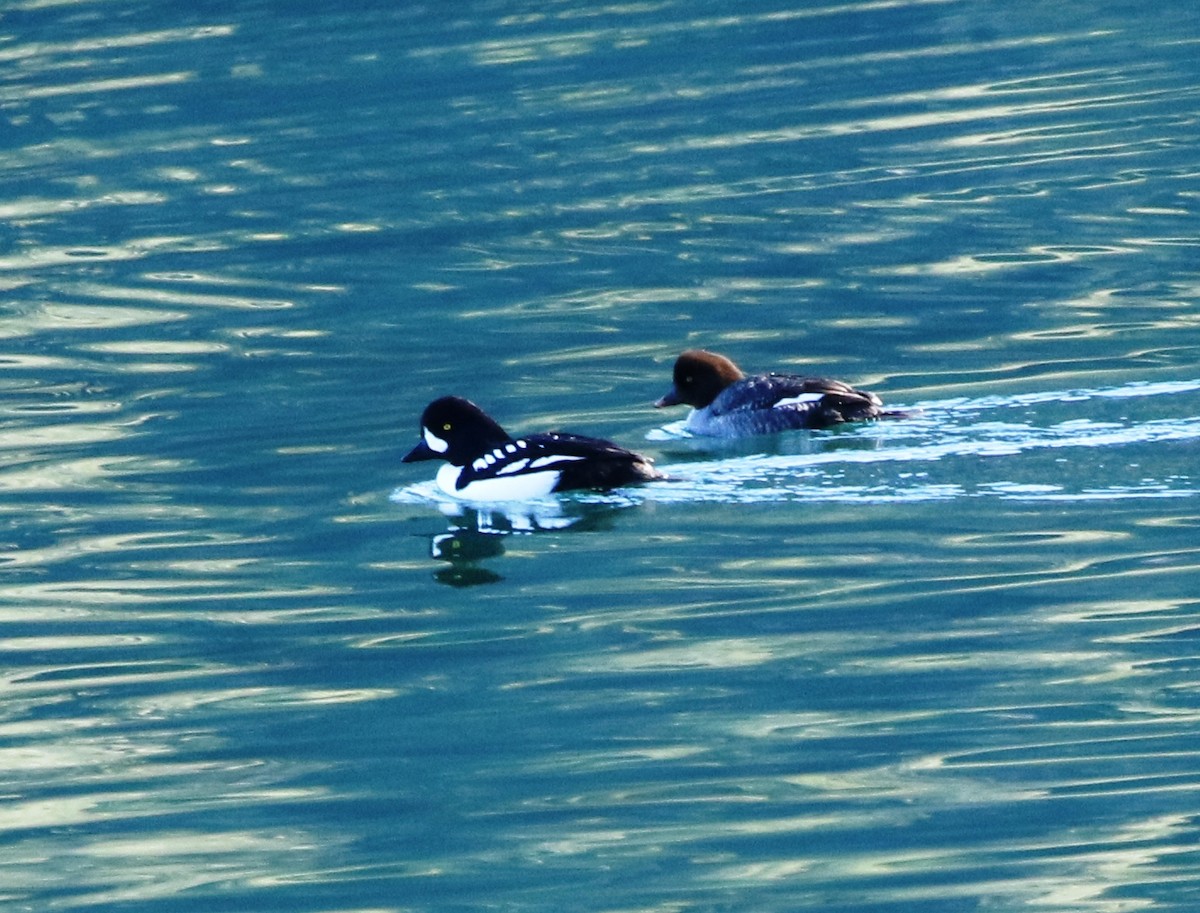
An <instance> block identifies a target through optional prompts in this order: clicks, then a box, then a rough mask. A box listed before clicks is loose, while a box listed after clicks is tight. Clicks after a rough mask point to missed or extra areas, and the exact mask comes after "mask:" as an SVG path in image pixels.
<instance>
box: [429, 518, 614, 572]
mask: <svg viewBox="0 0 1200 913" xmlns="http://www.w3.org/2000/svg"><path fill="white" fill-rule="evenodd" d="M623 506H627V505H620V506H618V505H613V504H589V503H581V502H575V501H569V502H564V501H558V500H546V501H539V502H536V503H521V504H505V505H502V506H488V507H483V506H468V505H466V504H451V503H441V504H439V505H438V508H439V510H441V512H442V514H443V515H444V516H446V517H447V518H449V519H450V520H451V523H450V525H449V527H448V528H447V529H446V531H445V532H441V533H436V534H434V535H432V536H430V539H429V555H430V557H431V558H433V559H434V560H435V561H444V562H446V564H447V565H448V567H444V568H441V569H439V570H438V571H437V572H435V573H434V575H433V576H434V579H435V580H437V581H438V582H439V583H443V584H445V585H447V586H453V587H470V586H479V585H481V584H486V583H498V582H499V581H501V580H503V579H504V577H503V576H502V575H501V574H498V573H496V572H495V571H493V570H491V569H489V568H487V567H483V566H481V565H480V562H482V561H486V560H488V559H491V558H499V557H501V556H503V555H504V553H505V548H504V543H505V540H506V539H507V538H508V537H509V536H514V535H534V534H539V533H547V532H562V531H565V530H571V531H572V532H583V531H589V532H591V531H596V530H603V529H611V528H612V526H613V522H612V520H613V517H614V515H615V514H616V513H617V511H618V510H620V509H621V508H622V507H623Z"/></svg>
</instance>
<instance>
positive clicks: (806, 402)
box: [654, 349, 905, 438]
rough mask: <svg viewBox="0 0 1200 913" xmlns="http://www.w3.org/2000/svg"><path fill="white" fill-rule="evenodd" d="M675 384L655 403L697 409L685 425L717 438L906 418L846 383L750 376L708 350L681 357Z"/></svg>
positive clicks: (788, 375)
mask: <svg viewBox="0 0 1200 913" xmlns="http://www.w3.org/2000/svg"><path fill="white" fill-rule="evenodd" d="M673 380H674V383H672V385H671V389H670V390H668V391H667V392H666V394H665V395H664V396H663V397H662V398H661V399H659V400H658V401H657V402H656V403H655V404H654V405H656V406H677V405H679V404H681V403H682V404H686V405H689V406H691V407H692V411H691V413H690V414H689V415H688V418H687V423H686V425H685V427H686V428H687V430H688V431H690V432H692V433H693V434H700V435H707V436H711V437H724V438H737V437H748V436H750V435H754V434H773V433H775V432H777V431H787V430H789V429H793V428H828V427H830V426H831V425H840V424H842V423H843V422H857V421H864V420H867V419H878V418H903V417H904V416H905V413H903V412H885V411H884V410H883V408H882V406H883V403H882V401H881V400H880V399H879V397H878V396H876V395H875V394H874V393H868V392H867V391H865V390H856V389H855V388H854V387H851V386H850V385H849V384H845V383H842V382H841V381H840V380H829V379H827V378H824V377H800V376H797V375H794V374H755V375H753V376H751V377H747V376H746V375H745V374H744V373H743V372H742V370H741V369H740V368H739V367H738V366H737V365H735V364H734V363H733V362H732V361H730V360H729V359H728V358H726V357H725V356H723V355H717V354H716V353H715V352H706V351H704V350H703V349H688V350H687V351H686V352H684V353H683V354H682V355H680V356H679V358H678V359H676V361H675V370H674V377H673Z"/></svg>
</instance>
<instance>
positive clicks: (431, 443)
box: [421, 428, 450, 453]
mask: <svg viewBox="0 0 1200 913" xmlns="http://www.w3.org/2000/svg"><path fill="white" fill-rule="evenodd" d="M421 434H422V435H423V436H424V437H425V446H426V447H428V448H429V449H430V450H432V451H433V452H434V453H445V452H446V451H447V450H449V449H450V445H449V444H447V443H446V442H445V441H443V440H442V439H441V438H440V437H438V436H437V435H436V434H434V433H433V432H432V431H430V430H429V429H428V428H422V429H421Z"/></svg>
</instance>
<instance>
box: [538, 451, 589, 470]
mask: <svg viewBox="0 0 1200 913" xmlns="http://www.w3.org/2000/svg"><path fill="white" fill-rule="evenodd" d="M582 459H583V457H581V456H566V455H565V454H561V453H560V454H555V455H554V456H544V457H538V458H537V459H536V460H534V461H533V462H532V463H530V464H529V468H530V469H541V468H542V467H543V466H553V465H554V464H555V463H567V462H569V461H571V460H582Z"/></svg>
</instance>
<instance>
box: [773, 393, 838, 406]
mask: <svg viewBox="0 0 1200 913" xmlns="http://www.w3.org/2000/svg"><path fill="white" fill-rule="evenodd" d="M824 396H825V394H824V393H801V394H800V395H799V396H789V397H786V398H785V399H781V400H779V401H778V402H777V403H775V404H774V405H773V406H771V408H772V409H782V408H783V407H784V406H805V405H808V404H809V403H819V402H820V401H821V399H822V397H824Z"/></svg>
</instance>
